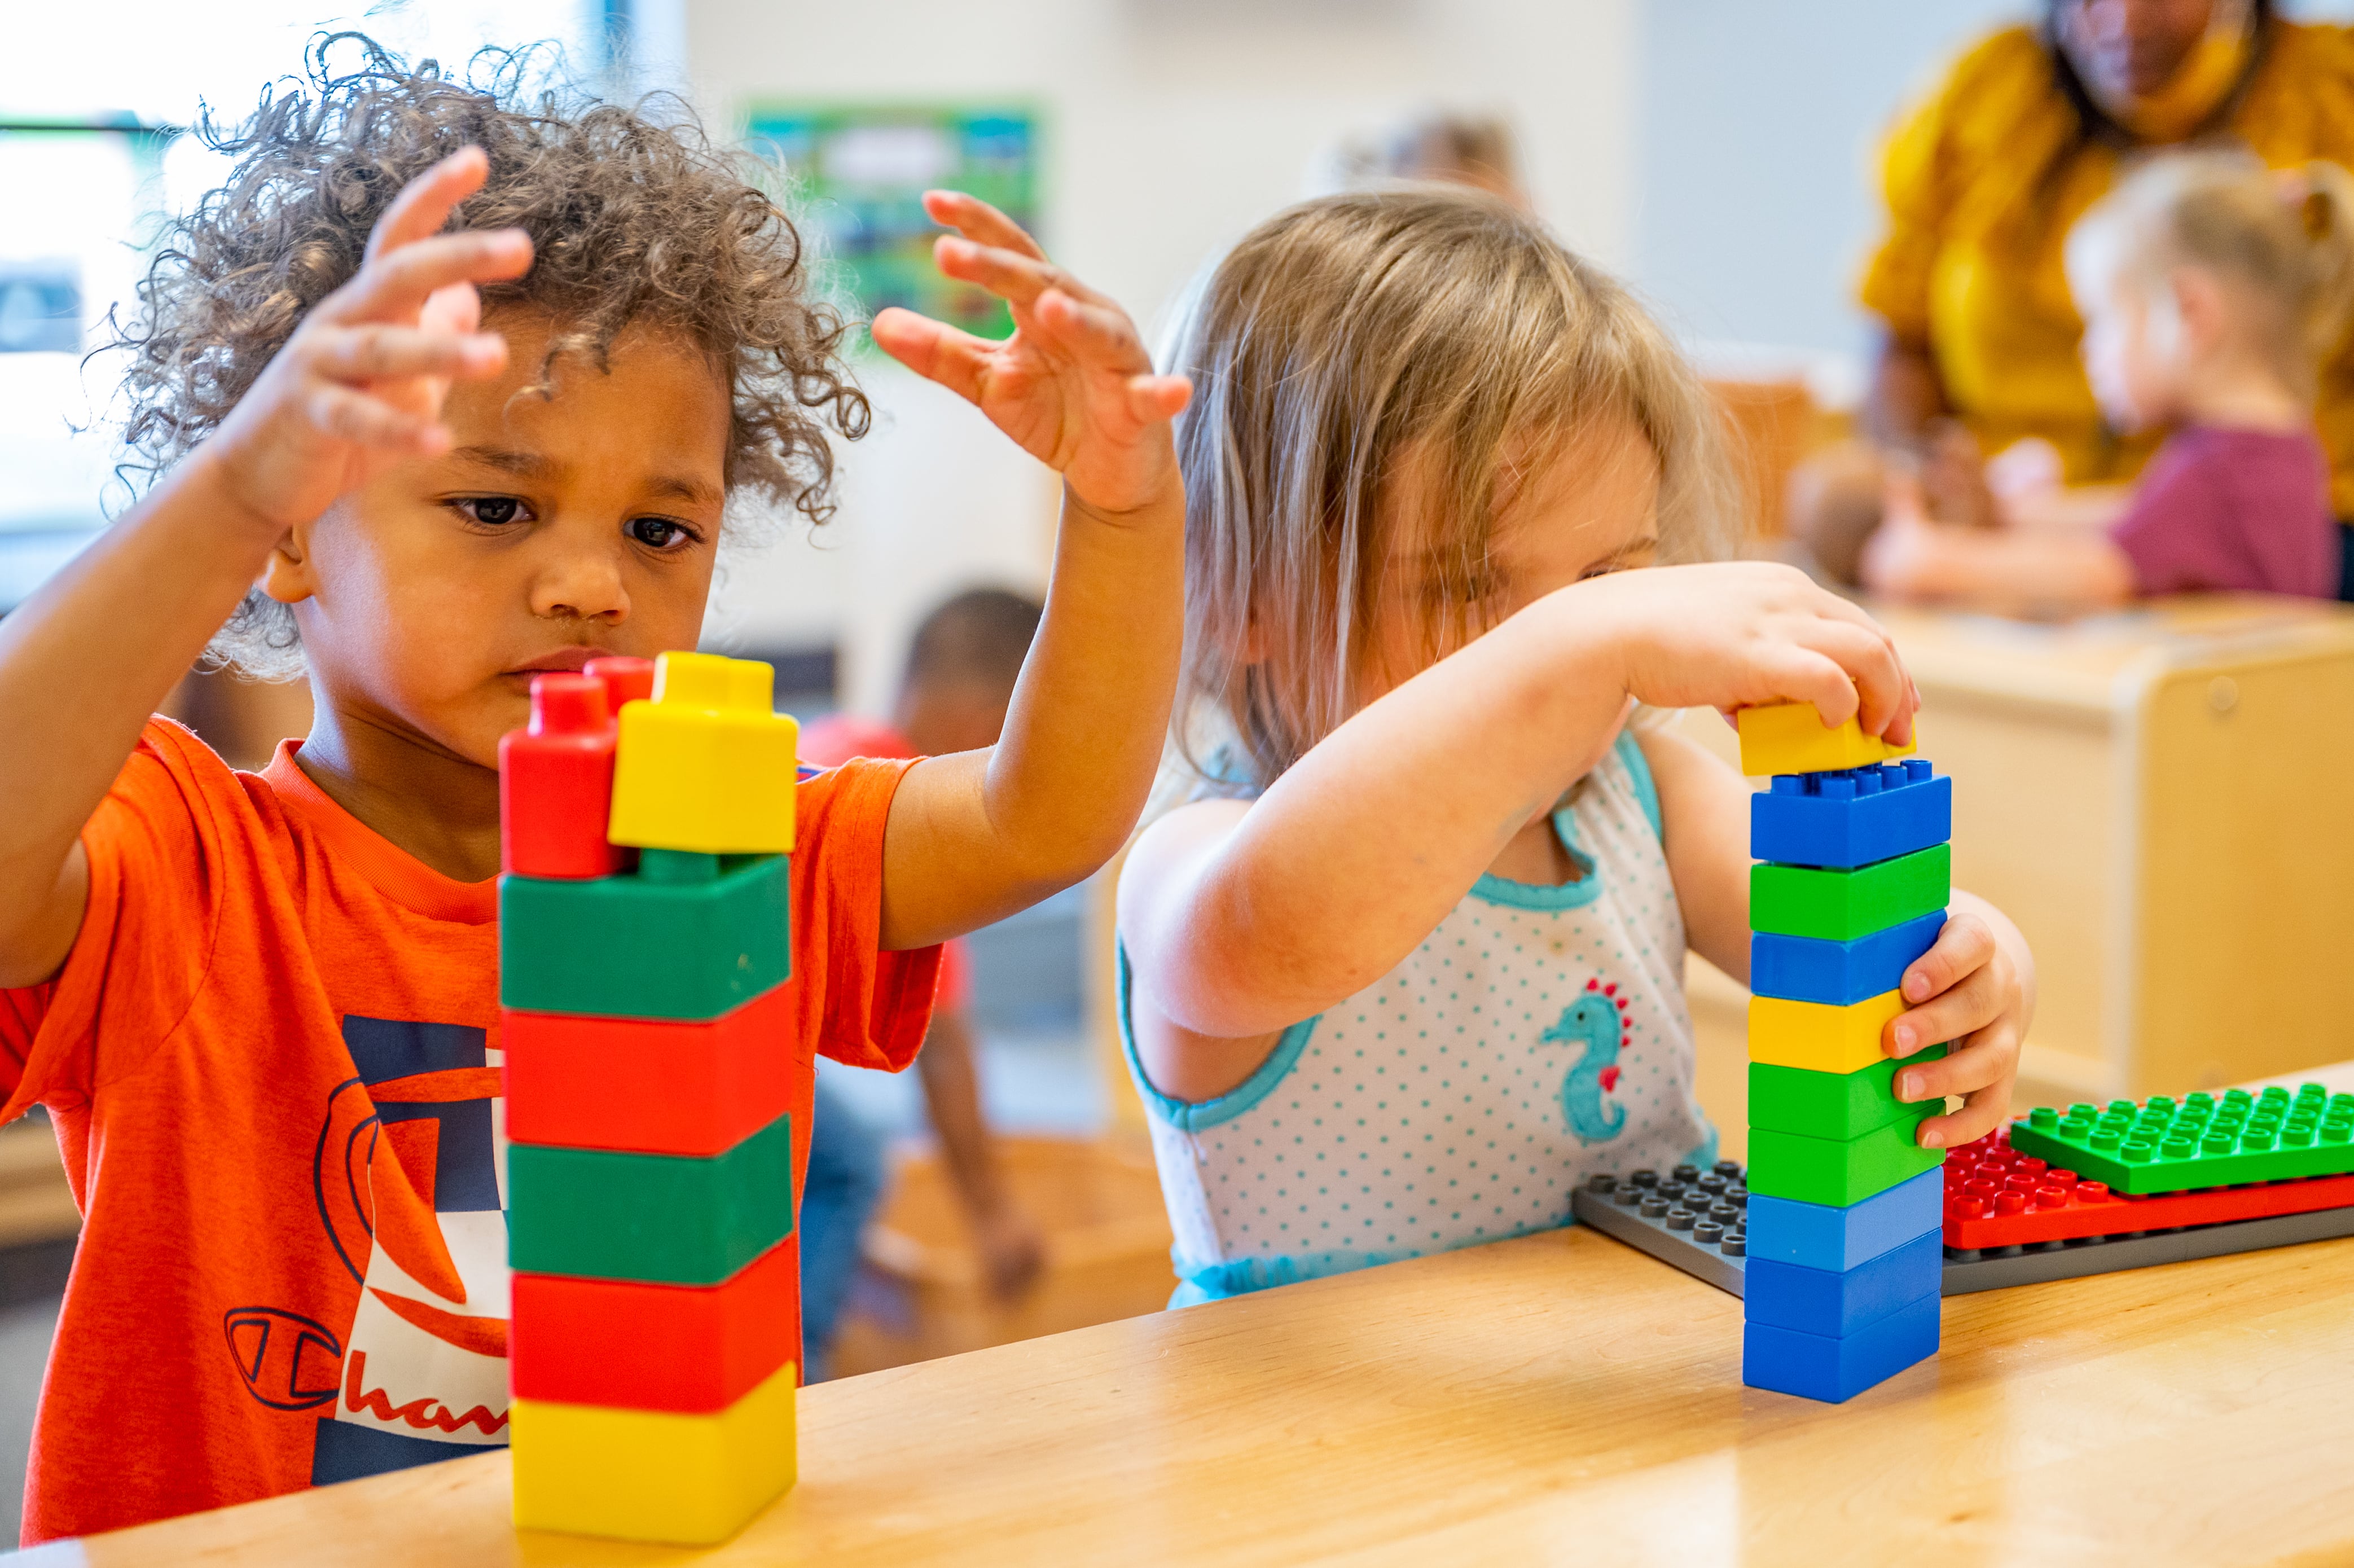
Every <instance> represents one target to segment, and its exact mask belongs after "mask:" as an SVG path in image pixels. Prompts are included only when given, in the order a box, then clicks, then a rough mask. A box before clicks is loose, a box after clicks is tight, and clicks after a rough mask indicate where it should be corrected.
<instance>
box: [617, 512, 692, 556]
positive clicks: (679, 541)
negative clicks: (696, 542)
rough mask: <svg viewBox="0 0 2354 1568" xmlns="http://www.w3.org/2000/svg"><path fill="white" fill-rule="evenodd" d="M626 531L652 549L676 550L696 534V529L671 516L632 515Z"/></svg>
mask: <svg viewBox="0 0 2354 1568" xmlns="http://www.w3.org/2000/svg"><path fill="white" fill-rule="evenodd" d="M625 531H626V532H627V533H628V534H629V535H630V537H631V538H632V539H635V540H636V541H637V542H638V543H639V544H641V545H643V546H646V547H647V548H648V549H652V550H674V549H676V548H678V547H679V546H681V545H683V544H685V543H687V542H688V541H690V540H692V539H694V538H695V530H694V529H692V528H689V527H688V526H687V525H686V524H684V523H681V522H678V521H676V520H675V519H673V518H669V517H632V518H631V519H630V521H629V523H628V524H627V527H626V530H625Z"/></svg>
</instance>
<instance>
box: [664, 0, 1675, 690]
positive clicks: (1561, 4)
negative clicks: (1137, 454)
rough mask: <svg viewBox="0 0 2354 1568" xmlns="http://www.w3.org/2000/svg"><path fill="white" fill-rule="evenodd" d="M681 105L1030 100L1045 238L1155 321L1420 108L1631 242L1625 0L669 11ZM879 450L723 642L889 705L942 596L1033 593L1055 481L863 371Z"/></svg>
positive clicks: (740, 603)
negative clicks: (675, 29) (1454, 124)
mask: <svg viewBox="0 0 2354 1568" xmlns="http://www.w3.org/2000/svg"><path fill="white" fill-rule="evenodd" d="M685 4H686V15H685V21H686V26H685V37H686V58H687V61H688V68H689V71H690V73H691V75H692V78H693V82H694V88H695V93H696V96H697V98H698V100H699V101H701V102H702V103H703V104H704V105H705V106H706V108H707V109H708V110H710V111H715V112H718V113H740V112H741V111H743V110H744V109H745V108H746V107H747V106H748V105H750V104H753V103H756V102H758V101H762V100H764V99H772V100H773V99H787V100H790V99H795V98H801V99H809V98H817V99H826V100H840V99H844V98H860V97H871V98H875V99H882V100H898V101H906V100H908V99H917V100H921V99H925V98H940V99H946V100H951V101H971V100H976V99H985V98H989V97H992V96H1003V97H1019V98H1022V99H1025V100H1027V101H1031V102H1033V103H1035V104H1037V105H1038V106H1039V107H1040V108H1041V109H1042V110H1043V111H1044V115H1045V120H1046V136H1045V147H1044V179H1043V186H1044V214H1045V217H1044V228H1045V230H1046V232H1045V235H1044V238H1045V240H1046V242H1047V244H1048V245H1049V246H1050V247H1051V249H1053V251H1054V253H1055V256H1056V257H1057V259H1058V260H1062V261H1064V262H1065V263H1066V264H1067V265H1069V266H1070V267H1072V268H1073V269H1074V270H1076V271H1077V272H1078V273H1079V275H1081V276H1082V277H1085V278H1086V279H1087V280H1088V281H1090V282H1092V283H1094V284H1096V285H1097V287H1100V288H1102V289H1105V290H1107V291H1109V292H1110V293H1112V294H1113V295H1114V296H1115V297H1117V298H1119V300H1121V301H1122V302H1124V303H1126V304H1127V305H1129V308H1130V309H1131V311H1133V312H1134V313H1136V314H1137V315H1138V316H1139V318H1140V319H1146V318H1150V317H1152V316H1153V315H1155V314H1156V313H1158V312H1159V310H1160V308H1161V305H1162V303H1163V302H1165V301H1167V300H1168V299H1169V298H1170V297H1171V296H1172V294H1174V293H1175V292H1176V291H1177V290H1178V289H1179V288H1180V286H1181V285H1182V283H1183V281H1185V279H1186V278H1187V277H1188V276H1189V275H1190V274H1191V273H1192V271H1193V269H1194V268H1195V267H1196V266H1197V265H1198V264H1199V263H1200V262H1201V260H1203V259H1204V258H1205V257H1207V256H1209V255H1211V254H1213V253H1214V250H1215V249H1216V248H1217V247H1218V246H1220V245H1221V244H1223V243H1225V242H1226V241H1228V240H1230V239H1232V238H1235V237H1237V236H1239V235H1240V234H1241V233H1242V232H1243V231H1244V230H1246V229H1247V228H1249V227H1250V226H1251V225H1252V224H1254V223H1256V222H1257V220H1258V219H1260V218H1261V217H1265V216H1266V215H1267V213H1269V212H1271V211H1273V210H1275V209H1276V208H1278V207H1281V206H1283V205H1284V204H1285V203H1287V202H1288V201H1291V200H1293V199H1295V198H1296V197H1297V196H1299V195H1300V194H1301V182H1302V176H1303V174H1304V171H1305V169H1306V167H1307V165H1308V164H1309V162H1310V159H1311V158H1312V157H1313V156H1314V154H1316V153H1317V151H1318V150H1319V149H1320V148H1321V147H1322V146H1323V145H1325V143H1327V142H1328V141H1329V140H1330V139H1331V138H1332V137H1333V136H1334V135H1336V134H1337V133H1339V132H1342V131H1345V130H1349V129H1352V128H1355V127H1359V126H1363V125H1367V124H1370V123H1373V122H1379V121H1380V120H1382V119H1383V118H1384V117H1386V116H1388V115H1391V114H1394V113H1395V112H1397V111H1401V110H1403V109H1405V108H1408V107H1410V106H1413V105H1416V104H1418V103H1424V102H1429V101H1445V102H1454V103H1462V104H1467V105H1472V106H1478V107H1483V108H1496V109H1501V110H1503V111H1506V112H1508V113H1510V114H1511V116H1512V118H1513V120H1514V121H1515V122H1516V123H1517V124H1518V125H1519V127H1520V129H1521V132H1522V139H1523V145H1524V152H1525V155H1526V159H1527V163H1528V167H1529V174H1530V177H1531V180H1532V184H1533V186H1534V189H1535V192H1536V196H1537V199H1538V201H1539V203H1540V205H1541V206H1542V207H1543V210H1544V211H1545V213H1546V215H1547V216H1548V217H1551V218H1552V219H1553V221H1554V222H1555V223H1556V224H1557V225H1558V226H1559V227H1560V228H1561V229H1562V231H1563V232H1564V234H1565V235H1566V236H1567V237H1568V238H1570V239H1571V240H1572V241H1573V242H1574V243H1576V244H1578V245H1581V246H1583V247H1585V248H1586V249H1589V250H1591V251H1592V252H1593V253H1594V254H1596V255H1597V256H1599V257H1601V258H1603V259H1604V260H1606V261H1608V262H1610V263H1611V264H1613V265H1619V266H1623V265H1625V264H1626V263H1627V262H1628V260H1629V259H1630V255H1631V251H1632V245H1631V241H1632V238H1633V228H1632V215H1633V210H1634V192H1633V187H1632V177H1633V160H1632V150H1633V135H1634V124H1635V115H1634V105H1633V101H1632V96H1631V95H1632V90H1633V84H1634V78H1633V74H1632V64H1633V49H1634V34H1635V20H1636V11H1637V8H1638V5H1637V0H1355V3H1353V4H1352V3H1347V0H998V3H995V4H991V5H972V4H970V0H868V3H866V4H863V5H848V6H845V5H834V4H818V3H816V0H788V3H785V4H777V3H774V0H685ZM866 379H867V382H868V385H869V387H870V390H871V391H872V392H873V393H874V396H875V403H876V408H877V410H878V429H877V434H876V435H875V438H874V439H872V440H868V441H866V442H863V443H860V444H859V445H858V446H857V447H856V448H854V449H853V450H851V451H850V452H849V453H847V454H846V456H845V458H844V461H843V510H842V514H841V518H840V521H839V525H838V527H837V528H835V529H834V530H832V532H833V533H834V534H836V535H837V537H836V538H835V539H834V540H833V542H832V543H831V544H829V545H826V546H822V547H821V548H819V549H816V550H811V549H810V548H808V547H806V546H804V545H802V544H801V543H800V542H799V541H793V540H789V541H786V542H784V543H783V544H781V545H779V546H769V547H767V548H764V549H759V550H755V551H751V552H748V553H742V554H739V556H738V557H737V558H734V559H731V560H730V561H729V563H728V567H727V571H728V577H727V581H726V584H725V586H724V587H723V590H722V593H721V595H720V598H719V600H718V603H717V608H716V612H715V625H714V630H715V634H716V635H717V636H718V637H720V638H722V639H727V638H733V639H736V640H737V641H739V642H740V643H742V644H744V645H774V644H776V643H779V642H782V641H793V640H801V641H813V640H819V639H822V638H825V637H828V636H839V637H840V639H841V643H842V651H843V661H844V664H843V688H844V693H845V694H846V696H847V697H848V698H849V699H850V701H851V702H852V703H854V705H862V706H868V707H872V706H877V705H881V704H883V703H884V702H885V700H887V692H888V687H889V684H890V683H891V681H892V680H893V679H894V678H895V673H896V660H897V657H898V650H899V648H900V646H901V644H902V643H903V641H904V640H905V637H906V635H907V630H908V628H909V627H910V626H911V625H912V623H913V620H914V619H915V617H916V616H917V615H918V614H920V613H921V611H922V609H924V608H925V607H926V606H927V605H928V604H929V603H930V602H931V601H932V600H933V599H936V598H938V596H939V595H940V594H942V593H943V592H945V591H948V590H949V589H950V588H954V587H957V586H959V585H960V584H962V583H964V582H967V581H970V580H972V579H973V578H975V577H990V578H996V579H999V580H1009V581H1012V582H1014V583H1016V584H1021V583H1023V582H1027V583H1029V584H1030V585H1031V586H1038V585H1041V584H1043V582H1044V576H1045V567H1046V564H1047V562H1046V552H1047V549H1048V547H1049V546H1050V542H1051V538H1052V533H1051V516H1052V509H1053V504H1054V497H1055V489H1054V486H1053V482H1052V481H1051V479H1050V478H1049V477H1048V476H1046V475H1045V474H1044V472H1043V471H1041V470H1039V469H1038V468H1037V466H1036V465H1034V464H1032V463H1030V462H1029V461H1027V460H1026V459H1023V457H1021V456H1020V455H1019V454H1018V453H1015V452H1013V450H1012V449H1011V448H1010V447H1009V446H1007V445H1006V444H1005V443H1004V442H1003V441H1002V440H1001V439H1000V438H998V437H997V436H996V435H995V434H994V433H993V432H992V431H991V430H990V429H987V427H986V426H985V425H984V424H983V423H982V422H981V419H980V418H979V417H978V416H977V415H975V414H973V413H972V412H971V411H970V410H969V409H967V408H963V407H962V406H961V405H960V404H959V403H958V402H957V401H956V400H955V399H953V398H951V397H948V396H947V395H946V394H944V393H940V392H938V390H937V389H935V388H931V387H927V386H925V385H923V384H921V383H918V382H917V381H916V380H915V378H913V377H912V376H907V375H906V374H905V373H903V372H899V371H898V370H896V367H893V366H874V367H872V369H871V371H870V372H869V373H868V375H867V376H866Z"/></svg>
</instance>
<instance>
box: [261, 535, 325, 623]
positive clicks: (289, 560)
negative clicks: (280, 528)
mask: <svg viewBox="0 0 2354 1568" xmlns="http://www.w3.org/2000/svg"><path fill="white" fill-rule="evenodd" d="M257 586H258V587H260V589H261V591H262V592H263V593H266V594H268V595H269V596H270V598H271V599H276V600H277V601H278V602H279V603H281V604H300V603H302V601H303V600H304V599H309V598H310V597H311V596H312V595H313V594H314V593H316V592H317V591H318V584H316V583H315V582H313V580H312V574H311V524H307V523H305V524H300V525H298V526H296V527H292V528H289V529H288V530H286V536H285V537H284V538H282V539H281V540H279V541H278V543H277V545H276V546H273V547H272V548H271V550H270V558H269V559H268V560H266V561H264V562H263V563H262V564H261V578H260V582H259V584H258V585H257Z"/></svg>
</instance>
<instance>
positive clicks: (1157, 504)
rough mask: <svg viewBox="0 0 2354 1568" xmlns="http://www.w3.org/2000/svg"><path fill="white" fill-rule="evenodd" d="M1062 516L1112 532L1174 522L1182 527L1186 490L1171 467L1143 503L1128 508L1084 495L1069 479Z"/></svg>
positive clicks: (1064, 493)
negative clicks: (1103, 502)
mask: <svg viewBox="0 0 2354 1568" xmlns="http://www.w3.org/2000/svg"><path fill="white" fill-rule="evenodd" d="M1063 512H1064V516H1065V519H1066V521H1069V520H1072V519H1077V520H1081V521H1085V522H1089V523H1100V524H1104V525H1105V526H1107V527H1111V528H1128V529H1133V528H1140V527H1153V526H1157V525H1161V524H1167V523H1168V522H1169V521H1171V520H1172V518H1173V519H1175V520H1176V521H1177V523H1178V524H1180V525H1181V526H1182V523H1183V520H1184V514H1185V486H1184V482H1182V480H1181V479H1180V478H1179V477H1178V475H1177V472H1176V470H1175V467H1174V466H1173V465H1172V467H1171V468H1170V470H1169V471H1168V472H1167V473H1166V474H1165V475H1163V476H1162V477H1161V479H1160V481H1159V482H1156V483H1154V484H1153V485H1152V486H1151V487H1150V490H1149V491H1148V492H1147V493H1146V494H1145V495H1144V496H1143V497H1142V498H1141V499H1140V500H1138V501H1136V502H1135V503H1133V504H1130V505H1128V506H1107V505H1103V504H1101V503H1097V502H1094V501H1090V500H1088V499H1087V497H1086V496H1084V495H1081V494H1080V493H1078V490H1077V489H1076V487H1075V486H1074V485H1073V484H1072V483H1071V482H1070V481H1069V480H1067V479H1066V480H1065V481H1064V482H1063Z"/></svg>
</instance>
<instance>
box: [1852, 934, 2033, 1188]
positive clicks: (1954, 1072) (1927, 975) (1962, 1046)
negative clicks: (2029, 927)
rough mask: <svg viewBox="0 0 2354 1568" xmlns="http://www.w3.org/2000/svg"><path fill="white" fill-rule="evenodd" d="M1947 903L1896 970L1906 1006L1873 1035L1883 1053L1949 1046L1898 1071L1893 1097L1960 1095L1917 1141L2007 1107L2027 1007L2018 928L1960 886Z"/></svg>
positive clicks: (1952, 1134)
mask: <svg viewBox="0 0 2354 1568" xmlns="http://www.w3.org/2000/svg"><path fill="white" fill-rule="evenodd" d="M1954 905H1955V909H1954V914H1953V917H1952V918H1950V919H1948V920H1947V921H1946V927H1945V929H1944V930H1942V931H1940V932H1939V933H1938V934H1937V941H1936V945H1935V947H1933V948H1930V949H1929V950H1928V951H1927V952H1925V953H1924V954H1922V955H1921V956H1920V958H1918V959H1914V962H1913V966H1912V967H1911V968H1910V969H1906V970H1905V971H1904V980H1903V987H1902V990H1903V997H1904V1001H1905V1002H1906V1003H1907V1004H1908V1007H1909V1009H1910V1011H1908V1012H1903V1013H1900V1014H1899V1015H1898V1016H1897V1017H1896V1018H1895V1020H1894V1021H1893V1022H1891V1023H1890V1024H1889V1025H1888V1028H1887V1031H1886V1033H1884V1034H1883V1035H1882V1039H1881V1046H1882V1050H1884V1051H1886V1052H1887V1053H1888V1054H1889V1055H1891V1056H1909V1055H1911V1054H1913V1053H1914V1052H1916V1051H1920V1050H1924V1049H1925V1048H1927V1047H1928V1046H1931V1045H1935V1044H1949V1047H1950V1048H1949V1049H1948V1051H1947V1052H1946V1055H1945V1056H1944V1057H1942V1058H1940V1059H1939V1060H1937V1061H1935V1062H1925V1063H1923V1064H1921V1065H1919V1066H1917V1067H1907V1068H1905V1069H1904V1070H1903V1072H1902V1073H1899V1074H1898V1075H1897V1081H1896V1097H1897V1098H1898V1099H1900V1100H1903V1101H1906V1102H1908V1103H1910V1102H1913V1101H1918V1100H1928V1099H1935V1098H1937V1097H1941V1096H1945V1095H1960V1096H1962V1097H1963V1102H1962V1108H1961V1109H1960V1110H1957V1111H1956V1112H1954V1113H1953V1114H1952V1115H1950V1116H1935V1117H1931V1118H1929V1119H1928V1120H1926V1121H1925V1122H1923V1123H1922V1124H1921V1135H1920V1136H1921V1147H1922V1148H1924V1149H1952V1148H1955V1147H1957V1146H1958V1145H1961V1144H1965V1143H1967V1142H1969V1141H1971V1140H1972V1139H1978V1138H1983V1137H1985V1136H1986V1135H1987V1134H1988V1133H1989V1132H1992V1131H1993V1130H1994V1129H1995V1127H1996V1126H1997V1125H1998V1124H1999V1122H2001V1121H2002V1119H2003V1118H2005V1117H2006V1116H2007V1115H2009V1111H2010V1088H2011V1084H2012V1081H2013V1080H2015V1079H2016V1078H2017V1077H2018V1076H2019V1047H2020V1042H2021V1041H2022V1040H2023V1039H2024V1038H2025V1037H2026V1034H2027V1024H2028V1020H2029V1017H2030V1015H2031V1013H2032V1012H2033V1009H2034V1002H2033V991H2034V980H2033V974H2032V960H2031V959H2029V958H2028V957H2027V948H2026V944H2025V943H2024V942H2023V941H2020V940H2018V939H2017V938H2018V935H2019V933H2018V930H2017V928H2016V927H2013V926H2011V924H2010V923H2009V921H2008V920H2005V919H2003V918H2002V916H1999V915H1998V914H1995V913H1994V912H1993V911H1992V910H1991V909H1988V908H1986V907H1985V906H1983V905H1981V904H1980V902H1979V901H1978V899H1976V898H1973V897H1972V896H1971V895H1968V894H1967V893H1959V892H1956V894H1955V895H1954ZM1998 931H1999V932H2000V935H1998ZM2006 938H2009V940H2006Z"/></svg>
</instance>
